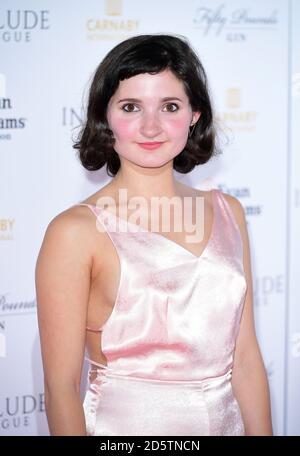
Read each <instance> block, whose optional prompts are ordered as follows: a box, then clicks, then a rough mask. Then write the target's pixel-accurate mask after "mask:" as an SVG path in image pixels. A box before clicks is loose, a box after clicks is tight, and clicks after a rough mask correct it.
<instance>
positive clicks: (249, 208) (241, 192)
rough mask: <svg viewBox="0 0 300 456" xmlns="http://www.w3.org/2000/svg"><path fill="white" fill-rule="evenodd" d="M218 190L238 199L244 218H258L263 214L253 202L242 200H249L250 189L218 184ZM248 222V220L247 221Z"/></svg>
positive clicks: (260, 208) (259, 205)
mask: <svg viewBox="0 0 300 456" xmlns="http://www.w3.org/2000/svg"><path fill="white" fill-rule="evenodd" d="M218 187H219V189H220V190H221V191H222V192H224V193H229V195H231V196H235V198H238V199H239V200H240V202H241V203H242V204H243V207H244V210H245V214H246V217H247V218H248V217H254V216H260V215H261V214H262V213H263V209H262V205H261V204H259V203H257V204H254V202H252V201H250V202H248V201H247V202H244V201H243V198H250V197H251V189H250V187H228V185H227V184H219V185H218ZM247 221H248V220H247Z"/></svg>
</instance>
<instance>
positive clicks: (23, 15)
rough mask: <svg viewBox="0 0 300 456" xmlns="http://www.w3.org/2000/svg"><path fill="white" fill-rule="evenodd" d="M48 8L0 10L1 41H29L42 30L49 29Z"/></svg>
mask: <svg viewBox="0 0 300 456" xmlns="http://www.w3.org/2000/svg"><path fill="white" fill-rule="evenodd" d="M49 28H50V23H49V11H48V10H29V9H22V10H18V9H10V10H3V11H0V42H1V41H2V42H4V43H12V42H13V43H29V42H31V41H32V39H33V38H36V37H37V36H38V33H39V32H40V31H45V30H49Z"/></svg>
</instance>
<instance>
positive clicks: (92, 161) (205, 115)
mask: <svg viewBox="0 0 300 456" xmlns="http://www.w3.org/2000/svg"><path fill="white" fill-rule="evenodd" d="M165 69H169V70H171V71H172V72H173V74H174V75H175V76H176V77H177V78H178V79H179V80H181V81H182V82H183V85H184V88H185V91H186V94H187V96H188V98H189V102H190V105H191V108H192V111H193V112H195V111H200V112H201V116H200V118H199V120H198V121H197V123H196V124H195V127H194V129H193V133H192V134H191V135H189V137H188V139H187V143H186V145H185V148H184V149H183V150H182V151H181V152H180V153H179V154H178V155H177V156H176V157H175V158H174V160H173V168H174V169H175V170H176V171H178V172H180V173H183V174H186V173H188V172H190V171H191V170H192V169H193V168H194V167H195V166H196V165H200V164H204V163H206V162H207V161H208V160H209V159H210V158H211V156H212V155H215V154H217V153H218V151H217V148H216V131H215V125H214V119H213V111H212V104H211V101H210V96H209V90H208V83H207V77H206V73H205V70H204V68H203V66H202V64H201V62H200V60H199V58H198V57H197V55H196V54H195V52H194V51H193V49H192V48H191V46H190V45H189V43H188V41H187V39H186V38H185V37H180V38H179V37H178V36H172V35H161V34H156V35H155V34H154V35H138V36H134V37H132V38H129V39H127V40H125V41H123V42H121V43H120V44H118V45H117V46H115V47H114V48H113V49H112V50H111V51H110V52H109V53H108V54H107V55H106V57H105V58H104V59H103V60H102V62H101V63H100V64H99V66H98V68H97V69H96V72H95V74H94V77H93V80H92V83H91V87H90V90H89V97H88V106H87V116H86V117H87V118H86V121H85V123H84V124H83V126H82V127H81V130H80V133H79V136H78V138H77V141H76V142H75V144H74V145H73V147H74V149H78V151H79V158H80V161H81V163H82V165H83V166H84V167H85V168H86V169H88V170H90V171H95V170H97V169H100V168H102V167H103V166H104V165H105V164H106V171H107V174H108V175H109V176H112V177H113V176H115V175H116V174H117V172H118V170H119V168H120V165H121V162H120V159H119V156H118V154H117V152H116V151H115V150H114V138H113V134H112V131H111V130H110V128H109V125H108V122H107V117H106V112H107V106H108V103H109V100H110V98H111V97H112V96H113V95H114V93H115V91H116V90H117V88H118V85H119V81H122V80H124V79H128V78H131V77H132V76H136V75H138V74H141V73H151V74H156V73H159V72H161V71H163V70H165Z"/></svg>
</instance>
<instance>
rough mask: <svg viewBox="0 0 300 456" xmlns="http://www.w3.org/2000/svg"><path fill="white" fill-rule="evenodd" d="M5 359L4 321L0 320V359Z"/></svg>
mask: <svg viewBox="0 0 300 456" xmlns="http://www.w3.org/2000/svg"><path fill="white" fill-rule="evenodd" d="M5 357H6V336H5V321H4V320H0V358H5Z"/></svg>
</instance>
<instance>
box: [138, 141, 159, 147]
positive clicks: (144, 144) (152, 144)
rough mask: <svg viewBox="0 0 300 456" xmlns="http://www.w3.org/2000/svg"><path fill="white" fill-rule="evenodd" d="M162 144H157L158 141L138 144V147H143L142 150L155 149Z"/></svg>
mask: <svg viewBox="0 0 300 456" xmlns="http://www.w3.org/2000/svg"><path fill="white" fill-rule="evenodd" d="M163 143H164V142H163V141H161V142H158V141H151V142H143V143H138V145H139V146H141V147H143V148H144V149H156V148H158V147H160V146H161V145H162V144H163Z"/></svg>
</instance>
